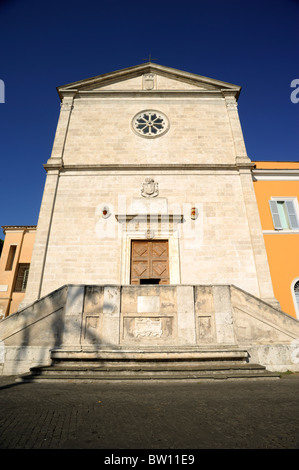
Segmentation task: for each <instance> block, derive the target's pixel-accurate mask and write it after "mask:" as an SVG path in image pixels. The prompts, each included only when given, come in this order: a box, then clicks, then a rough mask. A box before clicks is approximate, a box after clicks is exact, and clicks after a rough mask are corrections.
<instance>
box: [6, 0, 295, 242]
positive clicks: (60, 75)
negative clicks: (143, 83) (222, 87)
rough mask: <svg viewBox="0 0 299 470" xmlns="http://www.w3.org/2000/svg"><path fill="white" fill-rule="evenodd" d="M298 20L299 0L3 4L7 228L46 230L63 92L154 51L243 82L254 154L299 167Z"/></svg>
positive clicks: (184, 66)
mask: <svg viewBox="0 0 299 470" xmlns="http://www.w3.org/2000/svg"><path fill="white" fill-rule="evenodd" d="M298 24H299V1H298V0H272V1H270V0H259V1H257V0H251V1H248V2H247V1H245V0H225V1H223V0H222V1H219V0H209V1H207V0H184V1H176V0H160V1H157V0H156V1H155V2H153V1H151V0H146V1H144V0H143V1H142V0H138V1H137V0H123V1H121V0H85V1H84V2H82V1H78V0H51V2H48V1H36V0H7V1H5V0H0V25H1V27H0V41H1V49H0V50H1V53H0V79H1V80H3V82H4V84H5V103H0V157H1V167H0V192H1V206H0V225H23V224H24V225H35V224H36V223H37V220H38V213H39V208H40V203H41V198H42V193H43V187H44V183H45V178H46V173H45V170H44V168H43V164H44V163H46V161H47V160H48V158H49V156H50V154H51V149H52V145H53V139H54V135H55V129H56V125H57V120H58V116H59V109H60V102H59V97H58V94H57V91H56V87H57V86H60V85H64V84H67V83H71V82H74V81H77V80H81V79H84V78H88V77H93V76H96V75H101V74H103V73H107V72H110V71H113V70H118V69H121V68H126V67H130V66H133V65H137V64H140V63H142V62H143V59H145V58H147V57H148V55H149V54H151V55H152V57H154V58H157V61H156V62H157V63H159V64H161V65H165V66H169V67H174V68H177V69H180V70H185V71H188V72H192V73H197V74H199V75H204V76H206V77H211V78H215V79H218V80H223V81H226V82H230V83H234V84H237V85H241V86H242V92H241V95H240V98H239V115H240V119H241V123H242V127H243V133H244V138H245V143H246V147H247V152H248V155H249V157H250V158H251V159H252V160H278V161H283V160H284V161H299V155H298V147H299V145H298V144H299V138H298V135H299V130H298V129H299V127H298V124H299V119H298V113H299V103H297V104H296V103H292V101H291V99H290V95H291V92H292V91H293V89H292V88H291V82H292V80H294V79H299V67H298V66H299V61H298V52H299V28H298ZM297 96H298V97H299V93H298V95H297ZM0 238H3V233H2V230H0Z"/></svg>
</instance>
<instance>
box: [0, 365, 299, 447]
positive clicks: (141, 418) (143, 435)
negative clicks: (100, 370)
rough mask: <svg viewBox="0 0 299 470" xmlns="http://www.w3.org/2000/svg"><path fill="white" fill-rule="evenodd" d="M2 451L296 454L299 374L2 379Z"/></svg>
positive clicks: (298, 419)
mask: <svg viewBox="0 0 299 470" xmlns="http://www.w3.org/2000/svg"><path fill="white" fill-rule="evenodd" d="M0 448H1V449H106V450H108V449H298V448H299V374H291V375H289V376H284V377H283V378H282V379H280V380H270V381H268V380H263V379H259V380H257V381H249V382H248V381H237V382H233V381H231V382H227V381H215V382H192V383H182V382H175V383H173V382H168V383H165V382H164V383H159V382H143V383H142V382H134V383H131V382H118V383H115V382H110V383H109V382H105V383H102V382H98V383H90V384H78V383H72V382H64V383H48V384H45V383H43V384H40V383H31V384H30V383H29V384H28V383H27V384H25V383H18V382H16V381H15V378H14V377H11V378H10V377H2V378H0ZM110 455H111V452H110ZM114 455H115V454H114Z"/></svg>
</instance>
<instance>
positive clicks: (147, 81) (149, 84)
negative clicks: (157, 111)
mask: <svg viewBox="0 0 299 470" xmlns="http://www.w3.org/2000/svg"><path fill="white" fill-rule="evenodd" d="M143 87H144V89H145V90H153V89H154V87H155V75H154V74H152V73H148V74H146V75H144V76H143Z"/></svg>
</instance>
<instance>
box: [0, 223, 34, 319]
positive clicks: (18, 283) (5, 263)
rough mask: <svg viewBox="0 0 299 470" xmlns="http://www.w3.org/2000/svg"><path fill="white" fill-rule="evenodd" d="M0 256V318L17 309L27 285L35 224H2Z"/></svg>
mask: <svg viewBox="0 0 299 470" xmlns="http://www.w3.org/2000/svg"><path fill="white" fill-rule="evenodd" d="M2 229H3V232H4V234H5V240H4V245H3V249H2V253H1V258H0V319H2V318H4V317H6V316H8V315H10V314H11V313H14V312H16V311H17V310H18V306H19V304H20V302H22V300H23V298H24V295H25V291H26V285H27V279H28V273H29V267H30V261H31V255H32V250H33V244H34V240H35V232H36V226H31V225H30V226H3V227H2Z"/></svg>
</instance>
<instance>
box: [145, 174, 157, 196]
mask: <svg viewBox="0 0 299 470" xmlns="http://www.w3.org/2000/svg"><path fill="white" fill-rule="evenodd" d="M158 194H159V189H158V183H155V180H153V178H145V182H144V183H143V185H142V188H141V196H143V197H156V196H158Z"/></svg>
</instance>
